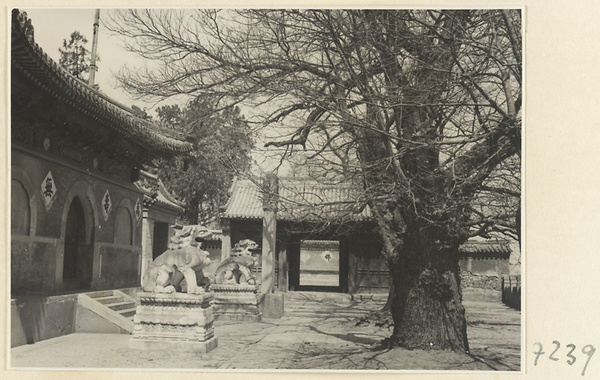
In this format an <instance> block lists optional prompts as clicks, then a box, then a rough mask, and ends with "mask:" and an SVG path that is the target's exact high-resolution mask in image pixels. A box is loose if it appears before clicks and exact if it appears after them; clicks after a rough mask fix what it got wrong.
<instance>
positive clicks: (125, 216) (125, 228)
mask: <svg viewBox="0 0 600 380" xmlns="http://www.w3.org/2000/svg"><path fill="white" fill-rule="evenodd" d="M115 243H117V244H130V245H131V244H133V218H132V217H131V213H130V212H129V210H128V209H127V208H125V207H119V209H118V210H117V220H116V222H115Z"/></svg>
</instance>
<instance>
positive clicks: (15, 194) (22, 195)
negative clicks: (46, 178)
mask: <svg viewBox="0 0 600 380" xmlns="http://www.w3.org/2000/svg"><path fill="white" fill-rule="evenodd" d="M10 200H11V207H10V232H11V233H12V234H13V235H29V226H30V223H31V207H29V195H27V190H25V187H23V184H22V183H21V182H19V181H17V180H16V179H13V180H12V181H11V190H10Z"/></svg>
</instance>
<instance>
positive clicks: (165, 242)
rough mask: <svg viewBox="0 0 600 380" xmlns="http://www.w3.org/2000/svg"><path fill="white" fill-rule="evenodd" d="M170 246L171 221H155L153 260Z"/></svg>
mask: <svg viewBox="0 0 600 380" xmlns="http://www.w3.org/2000/svg"><path fill="white" fill-rule="evenodd" d="M168 248H169V223H164V222H154V235H153V238H152V260H154V259H156V258H157V257H158V256H160V255H162V254H163V253H165V251H166V250H167V249H168Z"/></svg>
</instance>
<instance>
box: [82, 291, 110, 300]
mask: <svg viewBox="0 0 600 380" xmlns="http://www.w3.org/2000/svg"><path fill="white" fill-rule="evenodd" d="M113 294H114V293H113V291H112V290H99V291H97V292H89V293H85V295H87V296H88V297H90V298H94V299H96V298H102V297H110V296H112V295H113Z"/></svg>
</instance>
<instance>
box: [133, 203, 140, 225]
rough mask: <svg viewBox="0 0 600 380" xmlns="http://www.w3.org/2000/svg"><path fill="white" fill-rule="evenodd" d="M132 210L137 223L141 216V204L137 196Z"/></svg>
mask: <svg viewBox="0 0 600 380" xmlns="http://www.w3.org/2000/svg"><path fill="white" fill-rule="evenodd" d="M133 211H134V212H135V220H136V223H139V222H140V219H141V217H142V205H141V204H140V199H139V198H138V199H137V201H135V206H134V208H133Z"/></svg>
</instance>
